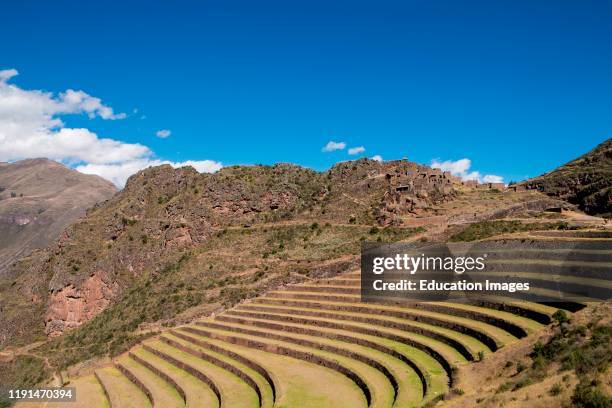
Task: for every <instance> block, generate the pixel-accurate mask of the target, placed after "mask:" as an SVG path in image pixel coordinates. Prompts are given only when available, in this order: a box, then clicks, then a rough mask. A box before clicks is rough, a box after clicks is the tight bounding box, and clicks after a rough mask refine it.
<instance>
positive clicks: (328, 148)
mask: <svg viewBox="0 0 612 408" xmlns="http://www.w3.org/2000/svg"><path fill="white" fill-rule="evenodd" d="M345 147H346V143H344V142H334V141H333V140H331V141H329V142H327V144H326V145H325V146H324V147H323V149H321V150H322V151H324V152H333V151H335V150H344V148H345Z"/></svg>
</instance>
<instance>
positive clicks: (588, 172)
mask: <svg viewBox="0 0 612 408" xmlns="http://www.w3.org/2000/svg"><path fill="white" fill-rule="evenodd" d="M524 185H525V186H526V187H527V188H530V189H537V190H539V191H542V192H545V193H546V194H548V195H550V196H554V197H558V198H561V199H564V200H567V201H569V202H570V203H573V204H577V205H578V206H579V207H580V209H581V210H583V211H584V212H586V213H588V214H601V215H607V216H610V215H611V214H612V139H608V140H606V141H605V142H603V143H601V144H600V145H599V146H597V147H596V148H594V149H593V150H591V151H590V152H588V153H586V154H584V155H582V156H580V157H578V158H577V159H575V160H572V161H571V162H569V163H567V164H564V165H563V166H561V167H559V168H557V169H555V170H553V171H551V172H549V173H546V174H543V175H541V176H539V177H536V178H534V179H531V180H527V181H526V182H525V183H524Z"/></svg>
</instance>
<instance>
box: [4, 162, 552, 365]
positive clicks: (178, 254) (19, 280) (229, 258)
mask: <svg viewBox="0 0 612 408" xmlns="http://www.w3.org/2000/svg"><path fill="white" fill-rule="evenodd" d="M558 205H559V204H558V202H557V201H556V200H554V199H551V198H548V197H546V196H545V195H543V194H541V193H539V192H537V191H522V192H513V191H500V190H499V189H497V188H489V187H487V186H486V185H483V186H478V187H470V186H466V185H463V184H462V183H461V181H460V180H458V179H456V178H453V177H452V176H451V175H450V174H449V173H445V172H442V171H440V170H436V169H431V168H429V167H427V166H422V165H419V164H416V163H412V162H408V161H406V160H399V161H390V162H378V161H375V160H369V159H360V160H356V161H351V162H343V163H339V164H337V165H335V166H334V167H332V168H331V169H330V170H328V171H325V172H315V171H313V170H310V169H306V168H302V167H299V166H296V165H292V164H286V163H282V164H276V165H273V166H262V165H257V166H232V167H226V168H223V169H221V170H220V171H218V172H217V173H214V174H200V173H198V172H197V171H196V170H195V169H193V168H192V167H184V168H179V169H174V168H172V167H171V166H169V165H163V166H158V167H151V168H148V169H145V170H143V171H140V172H139V173H137V174H135V175H133V176H132V177H130V178H129V180H128V182H127V183H126V186H125V188H124V189H123V190H122V191H120V192H119V193H117V194H116V195H114V196H113V197H112V198H111V199H109V200H108V201H106V202H103V203H101V204H99V205H97V206H95V207H93V208H92V209H90V210H89V211H88V212H87V215H86V216H85V217H83V218H80V219H78V220H77V221H75V222H74V223H73V224H72V225H70V226H69V227H68V228H66V230H65V231H64V232H63V233H62V234H61V236H60V237H59V239H57V240H56V241H55V242H54V243H53V244H51V245H49V246H47V247H45V248H44V249H41V250H39V251H35V252H34V253H33V254H32V255H31V256H29V257H26V258H23V259H21V260H20V261H19V262H17V263H16V264H15V265H14V266H12V267H11V268H10V270H9V271H8V273H7V274H6V275H5V277H4V278H2V277H0V348H1V347H5V346H13V347H14V346H19V345H25V344H28V343H31V342H33V341H36V340H45V339H48V341H47V342H46V343H45V346H44V347H49V349H45V350H46V351H47V352H48V353H49V355H54V356H57V360H54V362H53V363H54V365H55V366H58V367H60V366H61V367H66V366H68V365H71V364H74V363H76V362H78V361H83V360H84V359H88V358H91V357H92V356H97V355H103V354H110V355H116V354H117V353H118V352H121V351H122V350H125V349H127V348H129V347H130V345H131V344H133V343H134V342H136V341H138V340H139V339H140V338H141V337H142V336H147V335H150V333H153V332H155V331H156V330H158V329H159V328H160V327H162V326H166V325H174V324H177V323H180V322H187V321H191V320H193V319H194V318H196V317H199V316H207V315H210V314H212V313H217V312H218V311H220V310H224V309H226V308H228V307H231V306H232V305H234V304H236V303H237V302H240V301H242V300H244V299H246V298H251V297H254V296H257V295H259V294H262V293H264V292H266V291H268V290H270V289H273V288H278V287H282V286H284V285H286V284H289V283H296V282H304V281H307V280H310V279H313V278H317V277H321V276H330V275H335V274H337V273H340V272H342V271H346V270H348V269H350V268H354V267H356V265H358V261H359V252H360V247H361V242H362V241H365V240H369V241H379V242H394V241H399V240H407V239H423V240H431V239H445V236H444V234H448V233H454V232H456V231H457V230H460V229H462V228H465V227H466V226H467V225H469V224H470V223H474V222H478V221H482V220H489V219H494V218H502V217H508V216H516V215H521V214H527V216H529V214H531V213H533V212H537V211H542V210H543V209H545V208H549V207H552V206H558ZM546 225H548V224H542V227H543V228H544V227H546ZM557 225H559V223H555V226H557ZM451 227H452V228H451ZM494 227H497V224H496V225H495V226H494ZM513 228H514V227H513ZM516 228H518V227H516ZM451 230H452V231H451ZM449 231H450V232H449ZM53 350H54V351H53ZM43 351H44V350H43Z"/></svg>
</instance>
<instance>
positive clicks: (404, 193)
mask: <svg viewBox="0 0 612 408" xmlns="http://www.w3.org/2000/svg"><path fill="white" fill-rule="evenodd" d="M382 172H383V174H384V178H385V181H386V185H387V191H386V192H385V193H384V195H383V197H382V200H381V204H380V207H379V209H378V213H377V220H378V222H379V224H381V225H383V226H385V225H402V224H404V222H403V220H402V218H403V217H410V216H417V215H420V214H422V213H423V212H425V211H426V210H427V209H428V208H430V207H431V206H432V205H435V204H438V203H440V202H443V201H446V200H449V199H452V198H453V197H454V195H455V189H454V187H453V183H457V181H458V180H457V178H456V177H454V176H452V175H451V174H450V172H443V171H442V170H439V169H432V168H430V167H427V166H421V165H418V164H416V163H412V162H409V161H406V160H399V161H391V162H387V163H385V166H384V167H383V169H382Z"/></svg>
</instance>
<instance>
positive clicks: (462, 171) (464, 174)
mask: <svg viewBox="0 0 612 408" xmlns="http://www.w3.org/2000/svg"><path fill="white" fill-rule="evenodd" d="M431 167H432V168H434V169H440V170H442V171H450V173H451V174H452V175H453V176H457V177H461V179H462V180H463V181H467V180H476V181H478V182H480V183H503V181H504V178H503V177H501V176H496V175H494V174H487V175H485V176H482V175H481V174H480V172H478V171H475V170H473V171H470V168H471V167H472V161H471V160H470V159H460V160H455V161H453V160H446V161H439V160H438V159H434V160H432V161H431Z"/></svg>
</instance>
